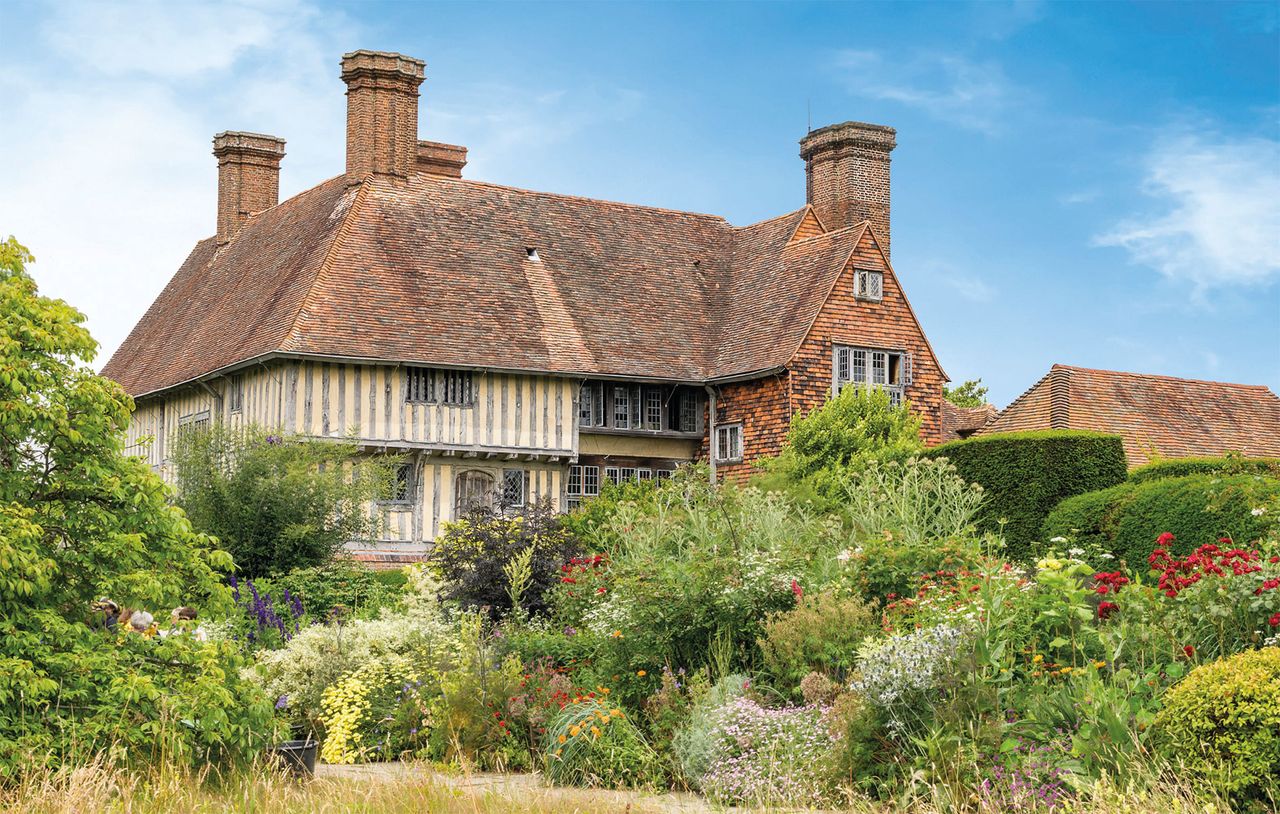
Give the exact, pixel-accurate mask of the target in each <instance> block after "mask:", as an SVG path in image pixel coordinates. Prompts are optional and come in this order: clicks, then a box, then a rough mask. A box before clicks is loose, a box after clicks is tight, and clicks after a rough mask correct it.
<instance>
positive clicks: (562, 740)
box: [556, 735, 565, 743]
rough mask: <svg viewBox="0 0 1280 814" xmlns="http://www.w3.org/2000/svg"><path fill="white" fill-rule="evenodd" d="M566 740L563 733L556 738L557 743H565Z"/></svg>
mask: <svg viewBox="0 0 1280 814" xmlns="http://www.w3.org/2000/svg"><path fill="white" fill-rule="evenodd" d="M564 740H565V738H564V735H561V736H560V737H558V738H556V742H557V743H564Z"/></svg>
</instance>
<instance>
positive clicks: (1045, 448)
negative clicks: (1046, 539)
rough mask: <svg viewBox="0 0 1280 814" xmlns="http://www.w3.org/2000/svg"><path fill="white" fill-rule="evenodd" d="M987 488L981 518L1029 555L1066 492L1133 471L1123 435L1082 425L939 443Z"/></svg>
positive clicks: (939, 453) (1015, 551)
mask: <svg viewBox="0 0 1280 814" xmlns="http://www.w3.org/2000/svg"><path fill="white" fill-rule="evenodd" d="M926 454H927V455H929V456H930V457H934V458H939V457H945V458H949V459H950V460H951V462H952V463H953V464H955V466H956V469H957V470H958V471H959V474H960V476H961V477H963V478H964V479H965V480H967V481H970V482H971V483H977V484H980V485H981V486H982V488H983V490H984V491H985V492H986V494H987V499H986V500H985V501H984V502H983V507H982V510H981V511H980V512H979V515H978V518H977V523H978V527H979V529H981V530H983V531H991V532H999V531H1001V523H1000V521H1001V520H1002V519H1003V520H1004V521H1005V523H1004V525H1003V532H1004V537H1005V544H1006V546H1007V553H1008V556H1009V557H1010V558H1012V559H1015V560H1026V559H1029V558H1030V556H1031V554H1032V550H1031V544H1032V542H1033V541H1034V540H1036V539H1038V538H1039V536H1040V529H1041V527H1042V526H1043V525H1044V520H1045V517H1046V516H1048V514H1049V512H1050V511H1051V510H1052V509H1053V507H1054V506H1056V505H1058V503H1059V502H1061V501H1062V500H1063V499H1064V498H1067V497H1071V496H1073V495H1079V494H1084V493H1086V492H1093V491H1097V490H1098V489H1105V488H1107V487H1109V486H1113V485H1115V484H1118V483H1121V482H1123V481H1124V479H1125V475H1126V474H1127V472H1128V465H1127V464H1126V462H1125V457H1124V446H1123V444H1122V443H1121V441H1120V436H1118V435H1104V434H1102V433H1096V432H1085V431H1082V430H1036V431H1032V432H1011V433H998V434H995V435H982V436H978V437H977V438H968V439H965V440H963V441H952V442H951V443H948V444H942V445H941V446H937V447H934V448H933V449H931V450H929V451H928V452H927V453H926Z"/></svg>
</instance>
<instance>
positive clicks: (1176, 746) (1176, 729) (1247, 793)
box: [1155, 647, 1280, 802]
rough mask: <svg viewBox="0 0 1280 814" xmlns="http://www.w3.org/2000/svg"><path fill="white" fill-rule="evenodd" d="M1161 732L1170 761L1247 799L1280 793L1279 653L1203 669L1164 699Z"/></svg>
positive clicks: (1268, 650)
mask: <svg viewBox="0 0 1280 814" xmlns="http://www.w3.org/2000/svg"><path fill="white" fill-rule="evenodd" d="M1155 731H1156V734H1157V738H1158V742H1159V744H1160V746H1161V749H1162V750H1163V751H1164V753H1165V754H1166V755H1167V756H1168V757H1169V759H1170V760H1172V761H1175V762H1180V763H1183V764H1185V765H1186V768H1187V769H1188V770H1190V771H1191V772H1192V773H1194V774H1195V775H1196V776H1198V777H1204V778H1207V779H1209V780H1210V781H1211V782H1212V783H1213V785H1214V786H1215V787H1216V788H1220V789H1225V790H1227V791H1229V792H1231V793H1233V794H1236V795H1239V796H1241V797H1254V798H1256V799H1265V798H1266V796H1270V797H1271V799H1272V801H1273V802H1274V800H1275V799H1276V798H1275V795H1277V794H1280V647H1265V648H1263V649H1261V650H1247V651H1245V652H1243V653H1238V654H1236V655H1234V656H1231V657H1230V658H1226V659H1222V660H1220V661H1215V662H1213V663H1211V664H1204V665H1201V666H1199V667H1197V668H1195V669H1194V670H1192V671H1191V672H1190V673H1189V674H1188V675H1187V677H1186V678H1185V679H1183V680H1182V682H1180V683H1179V684H1177V685H1176V686H1175V687H1174V688H1173V689H1172V690H1170V691H1169V692H1168V693H1167V694H1166V695H1165V697H1164V708H1163V709H1162V710H1161V711H1160V713H1159V715H1158V716H1156V722H1155Z"/></svg>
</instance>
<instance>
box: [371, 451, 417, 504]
mask: <svg viewBox="0 0 1280 814" xmlns="http://www.w3.org/2000/svg"><path fill="white" fill-rule="evenodd" d="M401 473H404V477H403V478H401ZM417 481H418V467H417V465H416V464H414V463H413V462H412V461H408V462H406V463H402V464H400V465H399V466H397V467H396V471H395V473H394V474H393V475H392V481H391V484H392V486H391V488H392V492H391V496H390V497H388V498H386V499H385V500H379V501H378V504H379V505H381V506H388V507H392V508H397V507H398V508H406V507H409V506H413V505H414V504H415V503H417V498H416V495H417ZM401 489H403V491H404V497H400V492H401Z"/></svg>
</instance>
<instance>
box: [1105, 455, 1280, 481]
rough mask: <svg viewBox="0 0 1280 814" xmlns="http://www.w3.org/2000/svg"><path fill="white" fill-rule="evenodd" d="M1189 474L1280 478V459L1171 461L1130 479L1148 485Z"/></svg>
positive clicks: (1142, 470) (1236, 457)
mask: <svg viewBox="0 0 1280 814" xmlns="http://www.w3.org/2000/svg"><path fill="white" fill-rule="evenodd" d="M1186 475H1267V476H1268V477H1272V478H1280V458H1244V457H1241V456H1240V455H1235V454H1229V455H1223V456H1221V457H1216V458H1169V459H1168V460H1164V461H1152V462H1151V463H1149V464H1146V465H1145V466H1140V467H1138V468H1137V469H1135V470H1133V471H1132V472H1130V473H1129V480H1131V481H1133V482H1134V483H1145V482H1147V481H1151V480H1158V479H1160V478H1181V477H1184V476H1186Z"/></svg>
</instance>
